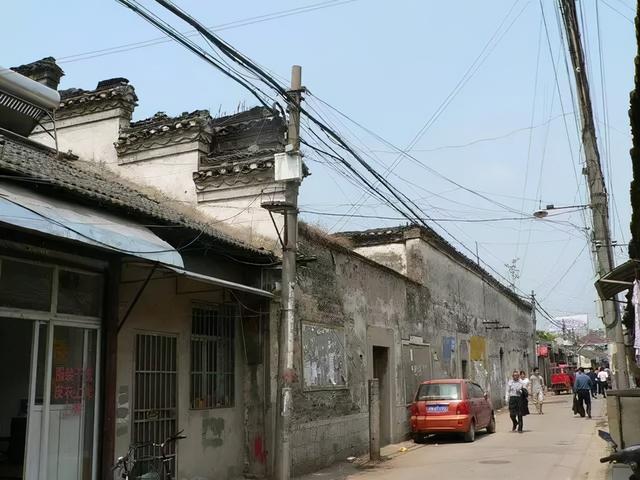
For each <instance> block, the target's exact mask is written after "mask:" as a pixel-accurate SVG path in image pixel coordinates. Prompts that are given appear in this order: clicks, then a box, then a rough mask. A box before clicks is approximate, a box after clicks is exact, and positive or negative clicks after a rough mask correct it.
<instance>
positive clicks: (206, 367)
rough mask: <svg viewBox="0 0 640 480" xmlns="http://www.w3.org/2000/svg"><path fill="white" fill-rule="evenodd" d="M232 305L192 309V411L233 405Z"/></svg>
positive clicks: (234, 311)
mask: <svg viewBox="0 0 640 480" xmlns="http://www.w3.org/2000/svg"><path fill="white" fill-rule="evenodd" d="M237 311H238V310H237V307H236V306H235V305H222V306H203V305H198V306H194V307H193V310H192V323H191V408H192V409H206V408H224V407H232V406H233V404H234V390H235V345H234V343H235V321H236V318H237V316H238V313H237Z"/></svg>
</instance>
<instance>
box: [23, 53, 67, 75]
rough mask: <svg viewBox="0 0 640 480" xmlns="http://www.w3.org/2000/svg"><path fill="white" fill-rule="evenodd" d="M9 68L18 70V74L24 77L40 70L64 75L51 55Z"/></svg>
mask: <svg viewBox="0 0 640 480" xmlns="http://www.w3.org/2000/svg"><path fill="white" fill-rule="evenodd" d="M11 70H13V71H14V72H18V73H19V74H20V75H24V76H25V77H30V76H31V75H33V74H34V73H36V72H41V71H43V70H48V71H51V72H53V73H55V74H56V75H57V76H58V78H60V77H62V76H63V75H64V72H63V71H62V69H61V68H60V67H59V66H58V64H57V63H56V59H55V58H53V57H45V58H42V59H40V60H36V61H35V62H31V63H26V64H24V65H20V66H18V67H12V68H11Z"/></svg>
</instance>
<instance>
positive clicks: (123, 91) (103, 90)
mask: <svg viewBox="0 0 640 480" xmlns="http://www.w3.org/2000/svg"><path fill="white" fill-rule="evenodd" d="M60 98H61V101H60V108H58V110H57V111H56V116H57V117H58V118H64V117H67V116H72V115H82V114H87V113H93V112H98V111H103V110H107V109H111V108H116V107H121V108H123V109H125V110H128V111H131V112H132V111H133V109H134V107H135V106H136V105H137V101H138V97H137V96H136V92H135V89H134V88H133V86H132V85H129V80H127V79H126V78H112V79H108V80H102V81H101V82H99V83H98V85H97V87H96V88H95V89H94V90H83V89H82V88H68V89H66V90H60Z"/></svg>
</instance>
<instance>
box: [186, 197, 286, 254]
mask: <svg viewBox="0 0 640 480" xmlns="http://www.w3.org/2000/svg"><path fill="white" fill-rule="evenodd" d="M256 198H257V197H255V198H253V199H251V198H246V197H245V198H238V199H236V200H226V201H220V202H215V203H199V204H198V210H199V211H201V212H202V213H203V214H204V215H206V216H207V217H208V218H210V219H211V220H212V222H211V223H212V224H214V225H215V224H216V223H224V224H225V225H231V226H233V227H238V228H239V231H241V232H243V234H246V235H248V238H242V240H244V241H248V242H254V241H255V240H256V239H257V238H258V237H262V238H266V239H269V240H271V242H272V243H271V245H270V246H271V247H273V248H276V247H277V245H278V236H277V235H278V234H277V231H276V227H274V226H273V222H272V221H271V219H270V218H269V213H268V212H267V211H266V210H265V209H264V208H262V207H261V206H260V200H259V198H257V199H256ZM273 218H274V220H275V221H276V225H277V226H278V229H279V231H280V232H282V228H283V224H284V217H283V216H282V215H280V214H274V215H273ZM245 232H246V233H245Z"/></svg>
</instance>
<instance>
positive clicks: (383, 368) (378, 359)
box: [373, 346, 391, 445]
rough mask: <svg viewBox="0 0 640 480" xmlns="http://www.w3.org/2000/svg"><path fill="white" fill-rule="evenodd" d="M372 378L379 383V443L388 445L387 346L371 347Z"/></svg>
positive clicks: (388, 388)
mask: <svg viewBox="0 0 640 480" xmlns="http://www.w3.org/2000/svg"><path fill="white" fill-rule="evenodd" d="M373 378H377V379H378V381H379V384H380V445H388V444H389V443H391V383H390V378H389V349H388V348H387V347H378V346H374V347H373Z"/></svg>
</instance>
